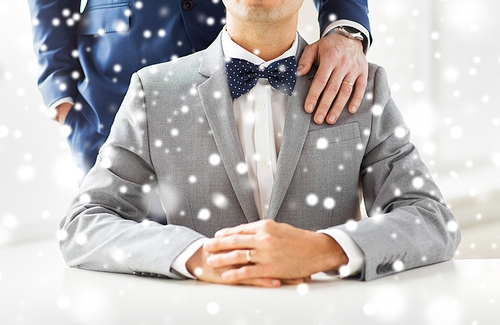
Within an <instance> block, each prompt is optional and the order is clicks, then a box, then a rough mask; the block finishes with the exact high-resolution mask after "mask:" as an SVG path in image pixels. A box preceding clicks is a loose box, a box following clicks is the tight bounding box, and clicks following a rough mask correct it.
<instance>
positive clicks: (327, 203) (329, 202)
mask: <svg viewBox="0 0 500 325" xmlns="http://www.w3.org/2000/svg"><path fill="white" fill-rule="evenodd" d="M323 206H324V207H325V209H327V210H331V209H333V208H334V207H335V200H334V199H333V198H331V197H327V198H325V199H324V200H323Z"/></svg>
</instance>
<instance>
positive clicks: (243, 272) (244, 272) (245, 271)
mask: <svg viewBox="0 0 500 325" xmlns="http://www.w3.org/2000/svg"><path fill="white" fill-rule="evenodd" d="M240 273H241V276H243V277H249V276H250V268H248V267H243V268H241V269H240Z"/></svg>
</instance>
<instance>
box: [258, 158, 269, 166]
mask: <svg viewBox="0 0 500 325" xmlns="http://www.w3.org/2000/svg"><path fill="white" fill-rule="evenodd" d="M260 166H261V167H262V168H267V167H269V161H267V160H263V161H261V162H260Z"/></svg>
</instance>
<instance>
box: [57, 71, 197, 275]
mask: <svg viewBox="0 0 500 325" xmlns="http://www.w3.org/2000/svg"><path fill="white" fill-rule="evenodd" d="M156 188H157V178H156V175H155V172H154V168H153V167H152V163H151V158H150V148H149V137H148V126H147V118H146V105H145V102H144V92H143V90H142V85H141V82H140V80H139V77H138V76H137V74H134V75H133V76H132V81H131V84H130V87H129V90H128V92H127V94H126V96H125V99H124V101H123V104H122V106H121V107H120V109H119V111H118V114H117V115H116V119H115V122H114V124H113V126H112V128H111V132H110V135H109V137H108V140H107V141H106V143H105V144H104V145H103V147H102V148H101V150H100V152H99V156H98V158H97V162H96V164H95V165H94V167H93V168H92V169H91V171H90V172H89V174H88V175H87V176H86V177H85V180H84V182H83V184H82V187H81V189H80V192H79V193H78V195H77V197H76V198H75V199H74V200H73V202H72V204H71V206H70V208H69V210H68V213H67V215H66V217H65V218H64V219H63V220H62V222H61V225H60V237H59V238H60V242H59V244H60V248H61V251H62V253H63V257H64V259H65V261H66V263H67V264H68V265H69V266H71V267H78V268H83V269H89V270H97V271H107V272H117V273H136V272H138V273H142V274H144V273H146V274H149V275H150V274H153V275H161V276H166V277H170V278H184V277H183V276H180V275H179V274H178V273H176V272H175V271H173V270H172V269H171V267H172V262H173V260H174V259H175V258H176V257H177V256H178V255H179V254H180V253H181V252H182V251H184V249H185V248H186V247H188V246H189V245H190V244H191V243H192V242H194V241H195V240H197V239H199V238H203V237H204V236H202V235H201V234H199V233H197V232H195V231H194V230H191V229H189V228H187V227H182V226H175V225H166V226H163V225H160V224H158V223H155V222H149V221H146V220H145V218H146V215H147V213H148V210H149V204H150V194H151V193H152V192H153V191H155V189H156Z"/></svg>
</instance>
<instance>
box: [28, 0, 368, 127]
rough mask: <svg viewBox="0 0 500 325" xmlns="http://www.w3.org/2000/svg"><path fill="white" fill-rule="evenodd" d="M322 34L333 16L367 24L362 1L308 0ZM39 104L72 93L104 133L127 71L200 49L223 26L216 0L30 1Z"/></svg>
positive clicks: (124, 88) (123, 90)
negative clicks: (39, 92)
mask: <svg viewBox="0 0 500 325" xmlns="http://www.w3.org/2000/svg"><path fill="white" fill-rule="evenodd" d="M314 1H315V4H316V7H317V8H318V11H319V23H320V29H321V32H323V31H324V29H325V28H326V27H327V26H328V25H329V24H330V23H331V22H332V21H331V20H330V17H331V14H334V15H335V16H336V18H337V19H347V20H351V21H355V22H358V23H360V24H361V25H363V26H364V27H365V28H366V29H367V30H368V31H369V30H370V26H369V21H368V5H367V0H314ZM29 4H30V11H31V15H32V18H33V21H34V22H35V23H34V24H33V34H34V47H35V52H36V54H37V56H38V61H39V65H40V67H41V70H40V71H41V73H40V77H39V80H38V85H39V88H40V91H41V92H42V96H43V99H44V102H45V104H46V105H47V106H50V105H51V104H53V103H54V102H55V101H57V100H59V99H61V98H64V97H72V98H73V99H74V102H75V108H77V109H79V110H81V112H82V114H83V115H84V116H85V117H86V119H87V120H88V121H89V122H90V123H91V124H92V126H93V127H94V128H95V129H96V130H97V131H98V132H99V133H101V134H103V135H107V134H108V133H109V129H110V127H111V124H112V123H113V119H114V116H115V113H116V111H117V110H118V107H119V106H120V104H121V102H122V100H123V97H124V96H125V93H126V91H127V88H128V84H129V81H130V77H131V75H132V73H133V72H135V71H137V70H139V69H141V68H142V67H144V66H146V65H151V64H156V63H159V62H165V61H169V60H171V59H172V58H174V57H180V56H184V55H187V54H190V53H192V52H194V51H198V50H202V49H205V48H206V47H207V46H208V45H210V44H211V43H212V42H213V40H214V39H215V38H216V37H217V35H218V33H219V32H220V30H221V28H222V26H223V25H224V17H225V13H224V5H223V3H222V1H221V0H163V1H160V0H143V1H142V2H141V1H127V0H88V3H87V5H86V7H85V10H84V11H83V13H82V14H81V16H80V17H78V13H79V10H80V1H78V0H29Z"/></svg>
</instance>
